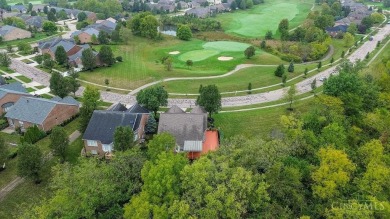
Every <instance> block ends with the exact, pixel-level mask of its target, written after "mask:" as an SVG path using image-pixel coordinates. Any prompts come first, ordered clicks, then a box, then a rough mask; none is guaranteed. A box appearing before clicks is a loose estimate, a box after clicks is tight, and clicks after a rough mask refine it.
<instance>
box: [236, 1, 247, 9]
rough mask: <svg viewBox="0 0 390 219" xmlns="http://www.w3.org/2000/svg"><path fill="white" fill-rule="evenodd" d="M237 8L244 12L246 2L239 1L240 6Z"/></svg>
mask: <svg viewBox="0 0 390 219" xmlns="http://www.w3.org/2000/svg"><path fill="white" fill-rule="evenodd" d="M238 7H239V8H240V9H242V10H245V9H246V8H247V7H246V0H241V2H240V4H239V5H238Z"/></svg>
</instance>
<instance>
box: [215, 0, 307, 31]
mask: <svg viewBox="0 0 390 219" xmlns="http://www.w3.org/2000/svg"><path fill="white" fill-rule="evenodd" d="M313 3H314V2H313V1H309V0H306V1H299V0H290V1H283V0H273V1H265V3H264V4H259V5H256V6H254V7H253V8H251V9H248V10H237V11H235V12H233V13H225V14H221V15H217V18H216V19H217V20H218V21H220V22H221V24H222V28H223V29H224V30H225V32H227V33H230V34H234V35H239V36H243V37H252V38H254V37H260V36H264V35H265V33H266V32H267V31H268V30H271V31H272V32H273V33H274V34H275V32H276V30H277V28H278V25H279V22H280V21H281V20H282V19H285V18H286V19H288V20H289V21H290V28H294V27H297V26H298V25H300V24H301V22H302V21H303V20H304V19H305V18H306V16H307V14H308V13H309V11H310V8H311V6H312V4H313Z"/></svg>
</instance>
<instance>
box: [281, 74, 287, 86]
mask: <svg viewBox="0 0 390 219" xmlns="http://www.w3.org/2000/svg"><path fill="white" fill-rule="evenodd" d="M286 82H287V74H286V73H284V74H283V75H282V85H283V86H285V85H286Z"/></svg>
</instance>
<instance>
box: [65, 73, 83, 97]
mask: <svg viewBox="0 0 390 219" xmlns="http://www.w3.org/2000/svg"><path fill="white" fill-rule="evenodd" d="M76 78H77V77H73V76H70V77H65V82H66V85H67V88H68V91H69V92H72V93H73V96H76V92H77V90H78V89H79V88H80V83H79V82H78V81H77V79H76Z"/></svg>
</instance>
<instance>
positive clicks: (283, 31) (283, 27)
mask: <svg viewBox="0 0 390 219" xmlns="http://www.w3.org/2000/svg"><path fill="white" fill-rule="evenodd" d="M288 29H289V22H288V19H283V20H281V21H280V23H279V26H278V30H279V32H280V38H281V39H282V40H288V37H289V34H288Z"/></svg>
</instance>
